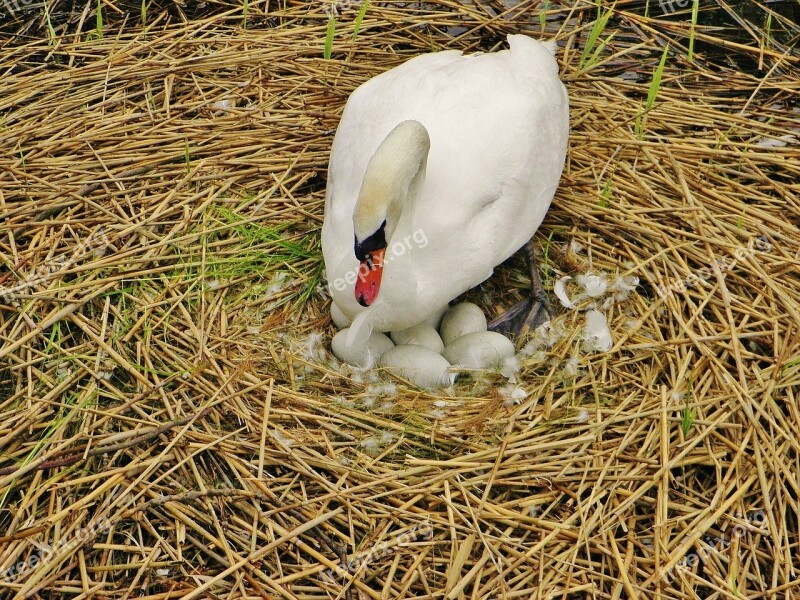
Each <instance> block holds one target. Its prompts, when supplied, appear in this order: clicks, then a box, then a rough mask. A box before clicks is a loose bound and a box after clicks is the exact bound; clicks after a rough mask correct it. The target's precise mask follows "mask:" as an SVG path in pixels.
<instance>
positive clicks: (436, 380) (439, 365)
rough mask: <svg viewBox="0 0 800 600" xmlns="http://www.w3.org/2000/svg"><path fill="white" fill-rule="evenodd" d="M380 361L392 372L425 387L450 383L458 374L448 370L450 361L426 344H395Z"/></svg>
mask: <svg viewBox="0 0 800 600" xmlns="http://www.w3.org/2000/svg"><path fill="white" fill-rule="evenodd" d="M380 362H381V366H382V367H386V369H387V370H388V371H390V372H391V373H394V374H395V375H398V376H400V377H403V378H405V379H408V380H409V381H411V382H413V383H414V384H416V385H418V386H420V387H423V388H431V387H437V386H441V385H450V384H452V383H453V381H455V378H456V374H455V373H451V372H450V371H449V370H448V369H449V368H450V363H449V362H447V361H446V360H445V359H444V358H442V356H441V355H439V354H437V353H436V352H434V351H433V350H430V349H429V348H425V347H424V346H416V345H414V344H403V345H400V346H395V347H394V348H392V349H391V350H389V351H388V352H386V353H385V354H384V355H383V356H381V361H380Z"/></svg>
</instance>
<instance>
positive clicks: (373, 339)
mask: <svg viewBox="0 0 800 600" xmlns="http://www.w3.org/2000/svg"><path fill="white" fill-rule="evenodd" d="M348 331H349V329H342V330H341V331H340V332H339V333H337V334H336V335H335V336H333V340H331V350H333V355H334V356H335V357H336V358H338V359H339V360H342V361H344V362H346V363H347V364H348V365H352V366H354V367H374V366H375V364H376V363H377V362H378V359H379V358H380V357H381V355H383V353H384V352H386V351H387V350H390V349H391V348H393V347H394V344H393V343H392V340H390V339H389V338H388V337H386V335H384V334H382V333H378V332H377V331H376V332H373V333H372V334H370V336H369V337H368V338H367V339H366V340H365V341H364V342H361V343H354V344H352V345H350V346H348V345H347V333H348Z"/></svg>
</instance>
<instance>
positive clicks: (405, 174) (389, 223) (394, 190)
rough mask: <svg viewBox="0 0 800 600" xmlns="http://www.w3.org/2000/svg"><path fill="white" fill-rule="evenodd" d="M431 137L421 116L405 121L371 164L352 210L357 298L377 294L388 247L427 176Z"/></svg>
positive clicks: (369, 299)
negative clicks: (357, 266) (418, 118)
mask: <svg viewBox="0 0 800 600" xmlns="http://www.w3.org/2000/svg"><path fill="white" fill-rule="evenodd" d="M429 150H430V137H429V136H428V131H427V129H425V127H424V126H423V125H422V124H421V123H419V122H418V121H403V122H402V123H400V124H399V125H397V127H395V128H394V129H393V130H392V131H391V132H390V133H389V135H387V136H386V138H385V139H384V140H383V142H381V144H380V146H378V149H377V150H376V151H375V154H373V155H372V158H371V159H370V161H369V164H368V165H367V170H366V172H365V174H364V179H363V181H362V183H361V190H360V191H359V194H358V199H357V200H356V205H355V210H354V211H353V232H354V234H355V236H354V237H355V239H354V241H353V252H354V253H355V255H356V258H357V259H358V261H359V263H360V264H359V269H358V277H357V279H356V285H355V297H356V301H357V302H358V303H359V304H360V305H361V306H364V307H367V306H370V305H371V304H372V303H373V302H375V300H376V299H377V298H378V294H379V293H380V287H381V279H382V278H383V268H384V259H385V258H386V248H387V246H388V243H389V241H390V240H391V239H392V235H393V234H394V231H395V229H397V225H398V222H399V221H400V218H401V216H402V214H403V212H404V209H405V210H407V209H408V207H409V205H410V204H411V203H412V202H413V200H414V199H415V198H416V197H417V195H418V193H419V189H420V188H421V187H422V183H423V182H424V180H425V165H426V162H427V160H428V151H429Z"/></svg>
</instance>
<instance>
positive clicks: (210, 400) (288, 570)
mask: <svg viewBox="0 0 800 600" xmlns="http://www.w3.org/2000/svg"><path fill="white" fill-rule="evenodd" d="M48 4H50V6H51V8H52V9H55V8H57V7H60V6H62V4H66V3H57V2H56V3H48ZM512 4H513V3H501V2H488V3H479V4H471V3H464V4H462V3H458V2H454V1H449V2H437V3H434V2H431V3H422V4H419V3H409V4H403V3H378V2H375V3H372V4H369V5H368V6H367V5H362V4H361V3H358V2H338V3H336V4H335V5H331V4H330V3H319V4H317V3H305V2H289V3H278V4H277V5H276V4H275V3H269V4H267V3H263V2H251V3H249V4H247V3H245V5H244V7H243V6H241V5H239V6H238V7H234V8H230V7H225V6H222V5H219V4H216V3H208V5H206V13H204V14H197V15H188V16H187V15H186V14H185V11H183V12H182V9H181V8H180V6H179V5H177V4H176V5H170V6H165V7H161V8H159V9H158V10H157V9H156V8H154V7H152V6H150V7H149V8H150V13H149V14H145V8H147V7H148V5H147V3H145V4H143V5H142V6H143V7H144V8H143V9H142V14H141V15H140V14H139V12H138V11H139V9H138V3H136V5H137V8H136V10H135V11H134V12H128V13H126V12H125V11H124V10H123V8H120V7H118V6H115V5H112V4H111V3H95V2H91V3H89V4H87V5H86V6H81V7H79V8H80V10H77V11H76V12H74V13H70V14H69V15H67V16H62V17H58V16H57V15H58V14H59V13H57V11H55V10H54V12H53V13H52V14H51V15H50V16H49V17H47V16H46V15H44V14H43V13H42V9H41V8H30V9H29V11H30V12H29V13H25V14H28V21H25V22H17V23H16V24H12V25H9V24H8V23H7V24H6V25H4V27H5V29H6V38H5V39H4V40H3V42H2V49H3V52H2V59H0V64H1V66H2V76H1V77H2V87H3V90H4V93H3V96H2V98H0V123H1V124H2V126H1V127H0V147H1V148H2V150H3V151H2V153H0V222H2V226H1V227H0V229H1V231H0V256H2V265H1V266H0V285H2V286H3V287H2V290H1V291H2V297H0V590H2V595H3V596H4V597H14V596H16V597H41V598H44V597H46V598H128V597H147V598H151V599H154V600H155V599H159V600H161V599H164V600H166V599H167V598H183V599H186V600H188V599H189V598H207V597H214V598H231V599H232V598H245V597H248V598H250V597H252V598H256V597H257V598H298V599H312V598H359V599H363V598H374V599H386V598H448V599H456V598H486V599H493V598H551V597H553V598H555V597H559V598H567V597H569V598H583V597H586V598H634V597H662V598H663V597H668V598H698V597H701V598H741V597H748V598H778V597H780V598H789V597H794V596H795V595H797V594H798V593H800V591H799V590H798V580H799V579H798V577H799V576H800V572H799V571H800V564H798V560H797V556H798V547H799V546H800V539H799V538H798V527H799V525H798V512H800V507H799V506H798V495H799V494H798V492H799V491H800V489H799V486H800V484H799V483H798V476H797V473H798V472H799V471H800V458H799V457H800V436H799V435H798V431H800V409H798V394H799V393H800V387H799V386H800V344H798V339H800V292H798V290H800V270H799V269H798V265H799V263H800V254H799V253H800V231H798V227H799V226H800V206H799V205H798V184H797V182H798V181H800V146H798V137H800V130H799V129H798V127H799V126H798V107H797V104H796V95H794V96H793V94H796V90H797V89H798V85H800V76H798V70H797V67H798V63H800V57H798V55H797V53H796V52H794V50H793V46H792V42H793V41H794V40H795V39H796V37H797V35H798V28H797V26H796V25H794V24H793V23H792V22H791V21H790V20H789V19H786V18H785V17H783V16H781V14H779V13H778V12H776V11H775V10H773V9H772V8H770V9H768V10H767V9H764V11H766V12H763V13H760V14H761V16H763V17H765V18H767V17H768V19H769V22H768V23H766V22H760V23H755V24H754V22H752V21H751V20H745V19H744V17H738V18H739V19H740V20H742V21H744V25H742V27H743V28H744V30H745V31H746V32H747V33H746V36H751V38H749V39H743V38H741V37H738V38H731V37H730V36H727V33H728V32H726V31H723V30H722V29H720V27H719V26H718V25H714V24H704V22H703V18H704V17H703V15H704V14H705V11H701V12H700V15H699V16H697V15H692V14H691V6H689V8H680V7H677V8H676V10H675V12H672V13H669V14H667V13H666V12H664V9H663V8H662V7H661V6H660V5H657V4H655V3H652V4H649V5H643V4H641V3H639V4H636V3H631V2H620V3H617V5H616V6H615V7H614V8H613V9H612V8H611V7H606V6H601V7H599V8H598V7H597V5H595V4H589V3H577V4H576V3H566V2H565V3H563V4H561V3H558V2H549V3H543V4H542V5H541V6H538V5H536V4H535V3H530V2H521V3H518V4H513V5H512ZM509 5H511V6H509ZM98 6H100V7H101V8H100V11H99V13H98V10H97V7H98ZM768 6H772V5H768ZM334 9H335V10H334ZM731 14H734V13H731ZM23 16H24V15H23ZM98 16H99V17H100V18H98ZM46 17H47V18H46ZM58 18H60V19H61V20H60V21H59V20H58ZM740 25H741V23H740ZM767 25H768V26H767ZM13 27H16V29H15V32H16V33H18V34H19V35H16V36H9V35H8V32H9V31H10V29H9V28H13ZM517 32H527V33H529V34H531V35H534V36H537V37H538V36H540V35H543V36H544V37H555V38H556V39H557V40H558V41H559V43H560V48H559V51H558V59H559V62H560V66H561V71H562V78H563V80H564V82H565V84H566V86H567V88H568V91H569V95H570V102H571V122H572V129H571V139H570V146H569V152H568V160H567V164H566V167H565V170H564V175H563V178H562V183H561V186H560V188H559V191H558V193H557V195H556V197H555V200H554V203H553V207H552V209H551V210H550V212H549V214H548V217H547V219H546V220H545V223H544V224H543V225H542V227H541V229H540V232H539V233H538V234H537V242H538V243H539V244H540V246H541V248H542V251H543V255H544V257H545V259H546V260H545V266H544V276H545V284H546V286H547V287H552V286H553V284H554V282H556V281H558V280H559V279H561V278H562V277H564V276H567V275H571V276H577V275H579V274H583V275H587V274H588V275H590V276H591V275H595V276H597V277H601V278H602V277H604V278H608V279H609V280H610V279H611V278H615V277H617V276H619V277H623V278H628V279H627V281H633V279H631V278H637V279H638V286H637V287H636V288H635V290H633V292H631V293H630V294H628V295H627V297H625V298H618V299H615V300H613V301H611V302H610V303H607V305H606V306H605V307H604V311H605V314H606V316H607V319H608V323H609V328H610V331H611V334H612V339H613V346H612V347H611V349H610V350H608V351H592V350H591V348H588V349H587V347H586V344H585V340H582V339H581V336H582V327H583V319H584V312H583V309H586V308H588V307H589V305H590V304H591V303H592V300H591V299H587V300H584V301H583V305H581V307H580V310H570V311H567V310H563V309H562V310H561V311H559V315H558V316H557V317H556V318H555V319H554V321H553V322H552V324H551V328H550V329H549V330H547V331H545V332H544V333H543V332H537V333H535V334H533V336H532V337H531V338H530V339H529V340H522V341H521V344H520V345H521V347H523V348H527V351H524V352H521V354H520V356H521V360H520V369H519V372H518V373H516V374H513V373H512V374H510V375H509V374H508V373H506V376H508V377H512V378H514V377H515V378H516V380H517V381H516V383H514V384H513V388H514V390H518V389H519V390H523V392H514V391H513V390H512V391H511V392H509V391H508V386H509V385H512V384H509V383H508V381H507V380H506V379H507V377H504V376H503V374H500V373H490V374H486V375H483V376H472V377H465V378H462V379H461V380H459V381H458V382H457V383H456V385H455V386H453V387H452V388H448V389H445V390H441V391H439V392H430V391H428V392H423V391H420V390H417V389H415V388H413V387H411V386H409V385H406V383H404V382H402V381H396V380H392V379H390V378H389V377H388V376H387V375H385V374H381V373H379V372H375V371H359V370H353V369H347V368H344V367H343V366H342V365H339V364H338V363H337V362H336V361H335V360H334V359H333V358H332V357H331V356H330V354H329V353H328V351H327V349H328V348H329V340H330V336H331V333H332V332H333V327H332V325H331V323H330V318H329V305H328V303H329V300H328V299H327V298H326V295H325V288H324V274H323V268H322V257H321V252H320V246H319V230H320V226H321V223H322V219H323V197H324V188H325V172H326V166H327V158H328V151H329V148H330V144H331V141H332V134H333V132H334V131H335V128H336V124H337V122H338V119H339V117H340V114H341V110H342V107H343V105H344V102H345V101H346V99H347V97H348V95H349V93H350V92H351V91H352V90H353V89H354V88H355V87H356V86H357V85H358V84H360V83H362V82H363V81H365V80H367V79H368V78H369V77H371V76H374V75H376V74H378V73H381V72H383V71H385V70H387V69H389V68H391V67H393V66H396V65H397V64H400V63H401V62H402V61H403V60H405V59H407V58H409V57H412V56H415V55H418V54H420V53H423V52H428V51H431V50H439V49H445V48H458V49H463V50H465V51H470V52H471V51H479V50H492V49H496V48H500V47H502V45H503V39H504V37H505V35H506V34H508V33H517ZM746 36H745V37H746ZM662 59H663V64H661V63H662ZM660 65H661V66H660ZM793 102H795V103H794V104H793ZM524 285H525V280H524V276H523V269H522V268H521V263H515V262H514V261H512V262H511V263H510V264H509V265H506V266H504V267H502V268H500V269H498V273H497V275H496V276H495V277H494V278H493V279H492V280H491V281H490V282H489V283H487V284H486V285H485V286H484V287H483V288H481V290H479V291H476V292H473V295H474V297H475V298H477V299H478V300H479V301H481V302H482V304H483V305H484V307H485V308H486V309H487V310H488V311H490V312H492V313H497V312H499V311H500V310H502V309H503V308H504V307H508V306H510V305H511V304H512V303H513V302H514V301H515V300H516V299H518V296H519V294H520V293H521V291H522V289H523V288H524ZM554 332H556V333H554Z"/></svg>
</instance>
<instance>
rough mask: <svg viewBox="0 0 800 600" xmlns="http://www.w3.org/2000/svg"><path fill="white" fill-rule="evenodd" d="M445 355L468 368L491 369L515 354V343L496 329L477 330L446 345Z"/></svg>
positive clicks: (456, 363)
mask: <svg viewBox="0 0 800 600" xmlns="http://www.w3.org/2000/svg"><path fill="white" fill-rule="evenodd" d="M443 356H444V357H445V358H446V359H447V360H448V361H450V363H451V364H453V365H458V366H460V367H464V368H466V369H489V368H494V367H497V366H499V365H500V364H502V362H503V361H504V360H505V359H506V358H510V357H512V356H514V344H512V343H511V340H509V339H508V338H507V337H505V336H504V335H502V334H500V333H497V332H495V331H475V332H472V333H468V334H466V335H462V336H461V337H460V338H458V339H456V340H455V341H454V342H451V343H450V344H448V345H447V346H445V349H444V353H443Z"/></svg>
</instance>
